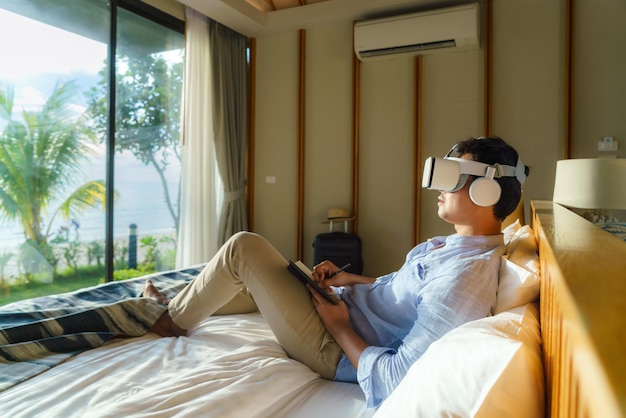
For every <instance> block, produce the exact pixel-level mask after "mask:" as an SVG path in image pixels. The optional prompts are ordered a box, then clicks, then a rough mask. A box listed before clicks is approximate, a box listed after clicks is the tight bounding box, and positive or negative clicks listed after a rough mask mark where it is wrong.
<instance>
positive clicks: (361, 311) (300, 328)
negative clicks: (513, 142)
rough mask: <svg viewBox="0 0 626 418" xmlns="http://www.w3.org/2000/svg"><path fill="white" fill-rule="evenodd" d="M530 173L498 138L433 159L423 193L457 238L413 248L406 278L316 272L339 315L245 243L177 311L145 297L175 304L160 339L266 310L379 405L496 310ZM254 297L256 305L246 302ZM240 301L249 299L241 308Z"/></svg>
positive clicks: (315, 360) (207, 272)
mask: <svg viewBox="0 0 626 418" xmlns="http://www.w3.org/2000/svg"><path fill="white" fill-rule="evenodd" d="M527 174H528V167H526V166H525V165H524V164H523V163H522V162H521V160H520V159H519V157H518V154H517V152H516V151H515V150H514V149H513V148H512V147H510V146H509V145H508V144H506V143H505V142H504V141H503V140H502V139H500V138H497V137H491V138H470V139H468V140H465V141H461V142H460V143H458V144H457V145H456V146H455V147H453V149H452V150H451V151H450V152H449V153H448V155H447V156H446V157H445V158H443V159H440V158H429V159H428V160H427V163H426V166H425V172H424V180H423V186H424V187H426V188H430V189H440V191H441V193H440V195H439V198H438V205H439V210H438V215H439V217H441V218H442V219H443V220H445V221H447V222H449V223H451V224H453V225H454V227H455V230H456V234H453V235H450V236H447V237H436V238H433V239H431V240H429V241H428V242H425V243H422V244H420V245H418V246H416V247H415V248H413V249H412V250H411V251H410V252H409V253H408V254H407V256H406V261H405V263H404V265H403V266H402V267H401V268H400V269H399V270H398V271H396V272H393V273H390V274H388V275H385V276H381V277H378V278H376V279H373V278H368V277H364V276H358V275H354V274H351V273H348V272H345V271H342V272H339V273H338V274H336V275H334V273H335V272H337V270H338V267H337V266H336V265H334V264H332V263H330V262H328V261H325V262H322V263H320V264H319V265H317V266H315V267H314V271H313V274H314V277H315V279H316V280H317V281H318V283H319V284H320V285H321V286H322V287H324V288H325V289H327V291H328V292H329V293H332V294H333V295H334V297H335V298H336V299H337V301H338V303H337V304H336V305H335V304H331V303H330V302H328V301H327V300H326V299H325V298H323V297H322V296H321V295H319V294H318V293H316V292H314V291H312V289H309V290H311V291H310V293H309V292H307V291H306V288H305V287H304V286H302V285H301V284H300V282H299V281H297V280H296V279H295V278H294V277H293V276H292V275H291V273H290V272H289V271H288V270H287V264H288V262H287V260H285V259H284V258H283V257H282V256H281V255H280V254H279V253H278V251H277V250H276V249H274V248H273V247H272V246H271V245H270V244H269V243H268V242H267V241H266V240H265V239H264V238H262V237H260V236H258V235H255V234H251V233H245V232H244V233H239V234H236V235H235V236H233V237H232V238H231V239H230V240H229V241H228V242H227V243H226V244H225V245H224V246H223V247H222V248H221V249H220V250H219V252H218V253H217V254H216V255H215V257H213V259H212V260H211V261H210V262H209V263H208V265H207V266H206V268H205V269H204V270H203V272H202V273H201V274H200V275H199V276H198V277H197V278H195V279H194V281H193V282H191V283H190V284H189V285H188V286H187V287H186V288H185V289H183V290H182V291H181V293H180V294H178V295H177V296H176V297H175V298H173V299H172V300H171V301H168V300H166V299H165V298H164V297H163V295H161V294H160V293H159V292H158V290H157V289H155V288H154V286H153V285H152V283H151V282H148V283H146V287H145V289H144V293H145V296H147V297H149V298H152V299H155V300H157V301H158V302H160V303H163V304H167V305H168V309H167V311H166V312H165V313H164V314H163V315H162V316H161V317H160V319H159V320H158V321H157V323H155V325H154V326H153V327H152V328H151V330H152V331H154V332H156V333H158V334H159V335H164V336H174V335H185V334H186V330H187V329H189V328H191V327H193V326H194V325H195V324H197V323H198V322H200V320H202V319H203V318H205V317H207V316H209V315H213V314H216V313H219V312H220V311H222V312H231V313H232V312H248V311H251V310H254V309H256V308H257V307H258V309H259V311H260V312H261V314H262V315H263V316H264V318H265V320H266V321H267V323H268V324H269V326H270V327H271V329H272V331H273V332H274V334H275V335H276V337H277V339H278V341H279V342H280V344H281V345H282V347H283V348H284V349H285V351H286V352H287V353H288V354H289V355H290V356H291V357H292V358H294V359H296V360H298V361H300V362H302V363H304V364H306V365H308V366H309V367H310V368H311V369H313V370H315V371H316V372H318V373H319V374H320V375H321V376H322V377H324V378H327V379H334V380H341V381H351V382H358V383H359V385H360V386H361V388H362V390H363V392H364V394H365V397H366V401H367V405H368V406H369V407H375V406H377V405H379V404H380V403H381V402H382V401H383V400H384V399H385V398H386V397H387V396H388V395H389V394H390V393H391V392H392V391H393V389H394V388H395V387H396V386H397V385H398V384H399V382H400V380H401V379H402V378H403V377H404V375H405V374H406V373H407V371H408V369H409V368H410V367H411V365H412V364H413V363H414V362H415V361H417V360H418V359H419V357H420V356H421V355H422V354H423V353H424V352H425V351H426V349H427V348H428V347H429V345H430V344H431V343H432V342H433V341H435V340H437V339H439V338H440V337H442V336H443V335H444V334H445V333H446V332H447V331H449V330H451V329H453V328H455V327H457V326H459V325H461V324H463V323H465V322H468V321H471V320H474V319H478V318H482V317H485V316H487V315H489V314H490V311H491V310H492V308H493V307H494V306H495V303H496V291H497V286H498V272H499V268H500V256H501V255H502V254H503V253H504V242H503V237H502V234H501V232H500V231H501V229H502V221H503V220H504V219H505V218H506V216H507V215H509V214H510V213H512V212H513V210H514V209H515V207H516V206H517V203H518V202H519V200H520V197H521V186H522V184H523V182H524V180H525V178H526V175H527ZM246 292H249V294H250V295H252V297H253V298H254V302H252V299H251V298H249V297H248V298H246V297H242V295H244V296H245V295H246V294H247V293H246ZM237 298H239V299H237Z"/></svg>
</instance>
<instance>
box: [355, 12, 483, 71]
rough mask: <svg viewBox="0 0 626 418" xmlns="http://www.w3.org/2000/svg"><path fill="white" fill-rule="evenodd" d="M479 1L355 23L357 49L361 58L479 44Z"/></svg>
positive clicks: (415, 53) (453, 48) (365, 59)
mask: <svg viewBox="0 0 626 418" xmlns="http://www.w3.org/2000/svg"><path fill="white" fill-rule="evenodd" d="M479 36H480V16H479V6H478V3H471V4H464V5H461V6H455V7H448V8H445V9H437V10H428V11H424V12H419V13H412V14H406V15H400V16H394V17H387V18H382V19H373V20H364V21H358V22H356V23H355V24H354V52H355V53H356V55H357V57H358V58H359V59H360V60H361V61H367V60H371V59H381V58H385V57H387V58H388V57H391V56H398V55H418V54H432V53H436V52H444V51H455V50H461V49H471V48H478V47H479Z"/></svg>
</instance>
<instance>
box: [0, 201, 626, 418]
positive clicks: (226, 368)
mask: <svg viewBox="0 0 626 418" xmlns="http://www.w3.org/2000/svg"><path fill="white" fill-rule="evenodd" d="M532 207H533V216H532V219H533V228H532V229H531V227H530V226H528V225H520V224H519V222H518V223H514V224H512V225H510V226H508V227H507V228H506V229H505V230H504V233H505V241H506V242H507V254H506V255H505V256H503V259H502V262H501V277H500V285H499V290H498V303H497V306H496V307H495V310H494V312H493V315H492V316H490V317H487V318H484V319H480V320H477V321H473V322H470V323H467V324H465V325H463V326H461V327H459V328H457V329H454V330H452V331H450V332H449V333H448V334H446V335H445V336H444V337H442V338H441V339H440V340H439V341H437V342H435V343H433V344H432V346H431V347H430V348H429V349H428V351H427V352H426V353H425V354H424V356H423V357H422V358H421V359H420V360H419V361H418V362H417V363H415V364H414V365H413V366H412V367H411V369H410V370H409V372H408V373H407V376H406V377H405V378H404V380H403V381H402V382H401V383H400V385H399V386H398V388H397V389H396V390H395V391H394V392H393V393H392V394H391V395H390V396H389V398H387V400H385V401H384V402H383V404H382V405H381V406H380V407H379V408H378V409H367V408H366V407H365V402H364V398H363V395H362V394H361V391H360V388H359V387H358V385H356V384H349V383H339V382H331V381H326V380H323V379H321V378H320V377H319V376H318V375H317V374H315V373H314V372H312V371H311V370H310V369H308V368H307V367H305V366H303V365H302V364H300V363H298V362H296V361H293V360H291V359H290V358H288V357H287V356H286V354H285V352H284V351H283V350H282V348H281V347H280V346H279V345H278V343H277V342H276V340H275V338H274V336H273V334H272V333H271V331H270V330H269V328H268V327H267V325H266V323H265V322H264V321H263V318H262V317H261V316H260V315H259V314H258V313H251V314H245V315H229V316H218V317H212V318H207V319H206V320H204V321H203V322H202V323H201V324H199V325H198V326H197V327H196V328H195V329H193V330H191V333H190V336H188V337H183V338H159V337H157V336H156V335H153V334H150V333H148V334H146V335H143V336H139V337H134V338H129V339H114V340H109V341H107V342H105V343H104V344H102V345H101V346H99V347H97V348H93V349H90V350H84V351H81V350H77V352H75V353H71V355H63V356H61V357H60V358H54V357H55V356H48V357H47V358H42V359H40V360H39V361H34V362H27V364H29V365H31V366H29V371H26V372H25V371H24V370H22V371H15V369H13V371H11V372H10V373H7V371H9V370H10V369H11V367H14V366H15V364H17V363H11V362H6V361H5V362H4V363H1V362H0V376H8V375H12V376H13V377H12V378H11V379H4V386H3V389H2V391H1V392H0V415H2V416H11V417H34V416H51V417H52V416H75V415H80V416H90V417H114V416H115V417H117V416H146V417H148V416H149V417H172V416H180V417H229V416H232V417H244V416H245V417H322V416H329V415H331V416H346V417H378V418H380V417H394V418H396V417H404V416H407V417H408V416H411V417H415V416H418V417H433V416H461V417H465V416H475V417H502V416H508V417H511V416H515V417H541V416H544V415H545V411H547V416H549V415H552V416H572V415H574V416H575V415H576V414H575V413H574V405H579V404H580V405H581V406H580V410H581V411H582V413H581V414H580V415H582V416H585V415H587V416H602V417H610V416H623V415H624V411H625V409H624V393H623V389H624V388H625V387H626V385H624V379H625V377H624V376H626V373H625V370H624V361H623V360H621V359H618V358H617V357H616V356H615V353H617V352H618V351H619V350H621V351H619V352H620V353H623V352H626V350H624V349H625V348H626V346H625V345H624V338H614V337H615V336H621V337H623V335H624V333H623V331H621V330H617V329H615V330H613V329H611V328H606V324H605V321H602V322H600V323H595V322H589V321H587V320H584V321H583V320H581V319H580V318H581V315H583V314H581V313H580V311H578V310H577V309H578V308H580V309H588V308H589V306H587V305H586V304H585V293H583V294H582V295H581V299H577V298H572V297H571V289H569V288H568V286H567V285H564V284H562V282H563V281H564V279H563V277H567V276H566V275H568V274H570V270H569V268H570V267H569V266H567V268H565V267H563V266H562V265H561V264H563V263H565V264H570V263H571V264H575V263H577V262H578V261H579V258H578V257H575V258H571V257H567V256H564V257H562V256H560V255H559V254H561V253H562V252H567V251H569V250H568V248H562V247H559V244H558V242H557V241H555V237H559V236H560V234H561V232H559V231H560V230H559V228H560V226H559V225H560V222H561V219H565V218H567V219H569V217H570V215H572V216H576V215H573V214H571V213H568V211H566V210H565V209H563V208H557V207H553V206H552V204H551V203H550V202H533V205H532ZM581 222H586V221H583V220H582V218H580V220H578V219H577V220H576V222H575V223H574V224H572V225H571V226H570V225H568V226H567V229H568V231H569V229H570V228H571V229H573V231H572V233H576V231H577V230H579V229H580V230H582V231H587V232H590V231H594V232H593V235H594V236H595V233H596V231H595V230H594V229H593V228H596V227H594V226H593V225H591V224H583V223H581ZM598 229H599V228H598ZM587 232H582V233H587ZM597 232H598V233H599V232H600V231H597ZM602 233H603V234H606V235H607V237H603V239H605V240H606V241H608V238H613V237H611V236H610V235H609V234H608V233H606V232H604V231H602ZM535 237H538V239H539V241H538V243H539V244H538V245H537V240H536V238H535ZM594 239H595V238H594ZM612 244H614V245H617V244H620V245H625V246H626V244H625V243H623V242H621V241H619V240H617V239H615V242H614V243H612ZM537 248H539V249H540V251H539V253H540V257H538V256H537ZM615 251H618V252H619V251H621V253H622V254H623V253H625V252H626V249H623V248H616V249H615ZM618 252H616V253H614V254H618ZM624 260H626V257H622V259H621V261H618V262H617V263H614V264H615V265H616V269H615V270H610V271H611V272H613V273H611V274H618V273H616V272H619V274H621V275H622V278H623V274H624V273H623V272H624V271H626V269H624V267H623V263H624V262H625V261H624ZM619 263H622V264H619ZM540 265H541V267H542V271H543V276H544V280H540V274H539V272H540V269H539V266H540ZM561 267H563V268H561ZM194 268H195V269H199V268H201V266H196V267H194ZM608 268H609V269H612V268H613V267H608ZM617 268H621V272H620V270H618V269H617ZM574 269H576V268H574ZM193 274H194V273H193V269H184V270H181V271H176V272H166V273H163V274H160V275H156V276H155V277H154V279H155V280H160V277H161V278H163V280H165V281H168V280H175V279H177V276H183V277H182V280H183V282H184V280H188V278H189V277H192V276H193ZM184 276H188V277H187V278H185V277H184ZM144 280H145V278H141V279H136V280H131V281H128V282H126V283H125V285H126V286H127V288H128V289H130V290H129V291H130V292H131V293H132V292H139V291H140V290H139V289H140V287H141V284H142V283H143V281H144ZM614 281H615V282H616V283H613V284H612V286H613V287H612V288H610V289H607V291H609V293H608V294H609V295H612V297H613V299H619V298H623V295H624V294H626V293H624V292H623V290H624V289H623V288H624V286H625V285H626V281H624V280H622V283H621V284H620V283H617V282H619V280H614ZM540 283H541V284H540ZM176 286H177V285H176V284H173V285H172V289H174V290H172V291H175V288H176ZM540 286H541V288H542V290H541V291H542V292H546V294H547V295H549V299H548V298H546V297H545V296H543V293H542V297H541V302H539V289H540ZM620 286H621V287H620ZM594 288H595V291H596V293H594V294H593V296H594V297H595V296H598V293H597V292H600V291H602V290H603V289H604V286H598V285H597V283H595V286H594ZM584 290H586V289H584ZM618 290H619V291H620V292H621V293H613V292H616V291H618ZM617 295H619V297H618V296H617ZM540 305H541V312H542V314H541V315H539V311H540V309H539V307H540ZM611 309H612V308H611V307H610V306H608V305H607V306H604V304H603V308H602V312H599V313H598V315H600V314H602V315H603V316H604V317H606V316H607V315H609V316H611V315H613V317H617V316H618V315H617V314H616V312H618V311H617V310H615V311H613V310H611ZM615 309H617V308H615ZM0 311H1V309H0ZM572 312H574V313H572ZM570 315H573V317H575V318H576V319H577V320H576V321H574V320H572V319H571V318H570ZM586 315H587V314H584V315H583V316H582V317H585V318H586ZM540 316H541V323H542V327H544V331H543V341H544V343H543V344H542V334H541V332H540V326H539V317H540ZM554 318H561V319H558V320H557V319H554ZM559 321H561V322H559ZM564 323H567V324H568V325H567V327H565V326H564V325H563V324H564ZM613 325H615V326H616V324H613ZM566 328H567V332H566ZM608 330H612V331H617V333H615V334H612V336H610V337H609V338H607V334H605V332H606V331H608ZM579 340H580V341H583V342H584V344H582V345H581V346H582V347H585V351H583V352H582V354H581V352H580V350H578V349H575V350H574V349H573V348H572V347H578V346H579V344H581V343H580V342H579ZM597 340H598V341H599V340H601V341H602V343H603V344H606V345H607V346H606V347H603V348H602V349H600V348H599V345H598V344H596V342H595V341H597ZM570 345H571V347H570V348H569V349H567V347H568V346H570ZM605 348H606V350H605ZM610 350H618V351H613V357H610V360H611V363H610V364H611V368H609V367H608V366H607V365H608V364H609V363H606V362H605V360H603V358H604V357H603V356H606V355H609V354H610V352H611V351H610ZM604 351H608V352H606V353H605V352H604ZM558 353H560V354H558ZM50 357H53V358H50ZM607 358H608V357H607ZM620 361H621V365H620V364H618V365H617V367H616V371H615V372H612V369H613V367H614V365H615V364H616V363H620ZM579 363H580V364H582V366H577V365H578V364H579ZM564 364H569V365H572V368H571V369H567V370H566V369H565V367H564V366H563V365H564ZM544 365H545V366H544ZM609 369H611V370H609ZM20 376H21V377H20ZM587 377H588V378H589V381H587V380H586V379H587ZM620 388H621V389H620ZM570 389H571V392H572V393H574V395H567V394H566V393H567V392H568V391H569V390H570ZM587 394H589V395H587ZM565 403H567V404H568V405H571V407H569V406H568V408H569V409H568V408H565V407H564V404H565ZM596 408H603V409H601V410H599V409H596ZM597 411H598V412H597ZM596 412H597V413H596Z"/></svg>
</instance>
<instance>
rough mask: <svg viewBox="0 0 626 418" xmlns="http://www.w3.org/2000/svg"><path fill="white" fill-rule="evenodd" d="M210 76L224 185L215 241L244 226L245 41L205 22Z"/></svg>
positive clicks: (246, 85) (216, 145) (246, 79)
mask: <svg viewBox="0 0 626 418" xmlns="http://www.w3.org/2000/svg"><path fill="white" fill-rule="evenodd" d="M209 43H210V48H211V62H212V70H211V74H212V79H213V95H212V98H213V106H212V108H213V129H214V133H215V150H216V157H217V165H218V169H219V173H220V177H221V179H222V185H223V187H224V195H223V196H224V198H223V202H222V208H221V210H220V220H219V230H218V242H219V243H220V244H222V243H224V242H225V241H226V240H227V239H228V238H229V237H230V236H231V235H233V234H234V233H236V232H238V231H244V230H246V229H247V228H248V219H247V213H246V201H245V193H244V191H245V181H246V179H245V175H246V172H245V168H246V167H245V153H246V138H247V131H248V126H247V120H248V106H247V103H248V62H247V45H248V40H247V38H246V37H244V36H243V35H241V34H239V33H237V32H234V31H232V30H231V29H228V28H227V27H225V26H223V25H221V24H219V23H217V22H214V21H209Z"/></svg>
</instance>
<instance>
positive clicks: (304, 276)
mask: <svg viewBox="0 0 626 418" xmlns="http://www.w3.org/2000/svg"><path fill="white" fill-rule="evenodd" d="M287 270H289V271H290V272H291V273H292V274H293V275H294V276H296V277H297V278H298V280H300V281H301V282H302V283H304V284H310V285H311V286H312V287H313V289H315V290H316V291H317V292H318V293H319V294H320V295H322V296H324V297H325V298H326V300H327V301H329V302H330V303H332V304H333V305H336V304H337V300H336V299H335V298H334V297H332V296H331V295H330V294H328V293H326V291H325V290H324V289H322V288H321V287H320V286H319V285H318V284H317V282H316V281H315V280H314V279H313V273H311V270H309V269H308V267H307V266H305V265H304V264H303V263H302V261H297V262H295V263H294V262H293V261H291V260H289V265H288V266H287Z"/></svg>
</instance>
